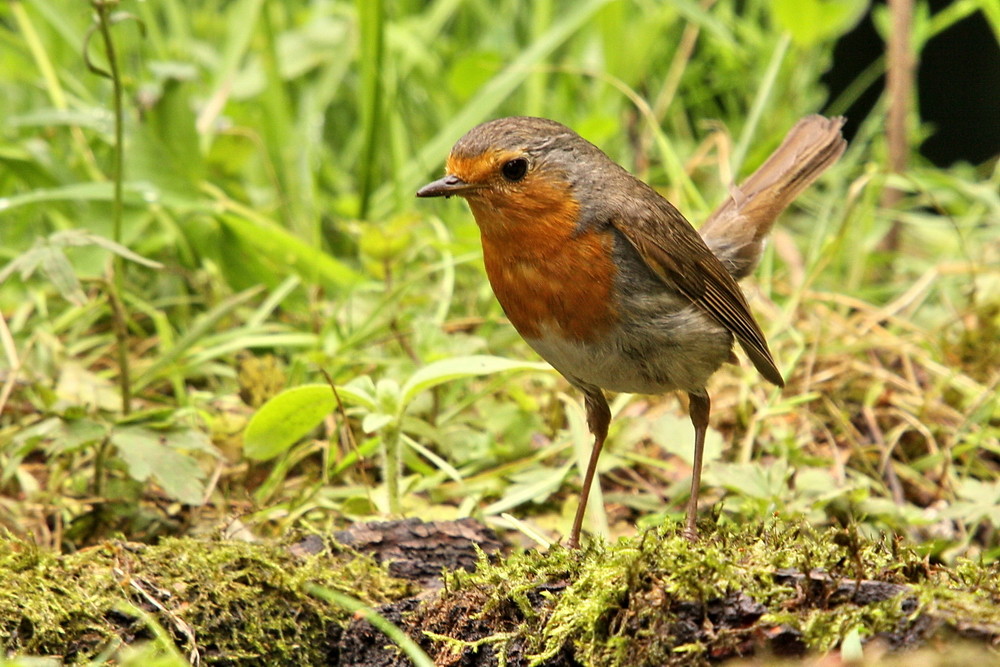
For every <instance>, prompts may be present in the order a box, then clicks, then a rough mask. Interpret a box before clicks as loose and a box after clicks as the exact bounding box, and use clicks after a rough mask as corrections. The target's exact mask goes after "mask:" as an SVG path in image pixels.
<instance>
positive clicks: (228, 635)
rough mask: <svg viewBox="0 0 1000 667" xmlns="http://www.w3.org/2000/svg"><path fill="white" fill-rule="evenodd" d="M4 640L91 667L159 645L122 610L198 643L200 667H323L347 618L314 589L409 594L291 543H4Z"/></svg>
mask: <svg viewBox="0 0 1000 667" xmlns="http://www.w3.org/2000/svg"><path fill="white" fill-rule="evenodd" d="M0 577H2V578H3V580H4V581H5V582H8V583H7V584H6V585H5V586H4V587H3V588H2V589H0V636H3V637H4V644H3V648H4V650H5V652H7V653H19V654H34V655H53V654H58V655H65V656H66V657H67V659H70V660H85V659H87V658H90V657H92V656H94V655H96V654H97V653H99V652H100V651H101V650H102V649H104V648H105V647H106V646H107V645H109V644H111V643H113V642H117V641H118V640H119V638H121V639H122V640H124V641H125V642H127V643H130V642H131V641H132V640H133V639H135V638H140V639H141V638H144V637H149V636H151V633H150V632H149V630H148V628H146V627H145V626H144V624H143V623H142V622H141V621H140V620H139V619H136V618H133V617H131V616H130V615H129V614H128V613H127V611H125V609H126V605H124V604H123V603H130V604H133V605H136V606H138V607H140V608H142V609H144V610H146V611H148V612H151V613H152V614H153V615H154V616H155V617H156V618H157V620H158V622H159V623H160V624H161V625H162V626H163V627H165V628H167V629H168V630H170V631H171V633H172V634H173V636H174V640H175V641H176V643H177V646H178V647H179V648H180V650H181V651H186V650H187V649H188V648H189V646H188V644H190V640H191V638H192V637H193V638H195V640H196V642H197V646H198V649H199V650H200V651H201V658H202V661H203V662H205V663H207V664H211V663H213V662H218V661H220V660H225V661H236V662H238V663H239V664H268V665H280V664H296V665H298V664H310V663H320V662H323V655H322V654H323V650H324V647H327V646H329V645H330V636H329V634H330V632H331V630H333V629H335V628H336V627H337V626H339V625H344V624H346V622H347V621H348V620H349V618H348V613H347V612H346V611H344V610H342V609H339V608H336V607H331V606H330V605H328V604H327V603H325V602H323V601H321V600H318V599H316V598H314V597H312V596H310V595H308V594H307V593H306V592H305V590H304V588H305V584H307V583H314V584H317V585H320V586H323V587H326V588H330V589H334V590H337V591H341V592H344V593H347V594H349V595H351V596H354V597H356V598H360V599H362V600H364V601H366V602H369V603H372V604H379V603H382V602H385V601H388V600H390V599H397V598H400V597H404V596H406V595H408V594H409V593H410V592H411V591H410V589H409V587H408V585H407V584H405V583H402V582H400V581H398V580H395V579H393V578H391V577H389V576H388V574H387V573H386V572H385V570H384V569H383V568H381V567H380V566H378V565H377V564H375V563H374V562H373V561H372V560H370V559H368V558H364V557H355V556H334V555H331V554H329V553H324V554H320V555H315V556H303V557H297V556H295V555H293V554H292V552H291V551H290V550H289V549H288V547H287V546H285V545H262V544H248V543H245V542H226V541H209V542H206V541H198V540H192V539H173V540H165V541H164V542H162V543H161V544H159V545H157V546H147V545H140V544H127V543H121V542H113V543H107V544H105V545H103V546H100V547H96V548H93V549H89V550H86V551H82V552H79V553H76V554H72V555H68V556H56V555H53V554H49V553H45V552H43V551H41V550H39V549H37V548H35V547H34V546H32V545H30V544H27V543H24V542H18V541H6V542H2V543H0Z"/></svg>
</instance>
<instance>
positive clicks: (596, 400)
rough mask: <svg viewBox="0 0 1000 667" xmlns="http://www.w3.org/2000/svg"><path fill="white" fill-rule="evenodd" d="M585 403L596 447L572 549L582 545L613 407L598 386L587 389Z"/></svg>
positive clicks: (575, 519) (575, 523)
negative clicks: (592, 486)
mask: <svg viewBox="0 0 1000 667" xmlns="http://www.w3.org/2000/svg"><path fill="white" fill-rule="evenodd" d="M583 391H584V405H586V407H587V426H589V427H590V432H591V433H593V434H594V448H593V449H592V450H590V461H589V462H588V463H587V472H586V473H585V474H584V476H583V488H582V489H581V490H580V504H579V506H577V508H576V516H575V517H573V529H572V531H570V534H569V541H568V542H567V543H566V546H568V547H569V548H570V549H576V548H578V547H579V546H580V529H581V528H583V515H584V513H585V512H586V511H587V501H588V500H589V498H590V487H591V485H592V484H593V482H594V471H596V470H597V459H598V458H599V457H600V456H601V448H602V447H604V440H605V439H606V438H607V437H608V424H610V423H611V408H609V407H608V401H607V399H605V398H604V394H603V392H601V390H600V389H598V388H597V387H594V388H593V389H585V390H583Z"/></svg>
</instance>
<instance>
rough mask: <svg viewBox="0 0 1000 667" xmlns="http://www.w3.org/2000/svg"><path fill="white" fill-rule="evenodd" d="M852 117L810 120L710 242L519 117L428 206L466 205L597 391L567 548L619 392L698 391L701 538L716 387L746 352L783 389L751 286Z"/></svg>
mask: <svg viewBox="0 0 1000 667" xmlns="http://www.w3.org/2000/svg"><path fill="white" fill-rule="evenodd" d="M843 123H844V119H843V118H839V117H838V118H825V117H823V116H819V115H811V116H807V117H805V118H803V119H802V120H800V121H799V122H798V123H797V124H796V125H795V126H794V127H793V128H792V129H791V130H790V131H789V133H788V135H787V136H786V138H785V139H784V141H783V142H782V143H781V144H780V145H779V147H778V148H777V149H776V150H775V151H774V152H773V154H772V155H771V156H770V157H769V158H768V159H767V160H766V161H765V162H764V163H763V164H762V165H761V166H760V167H759V168H758V169H757V170H756V171H755V172H754V173H753V174H752V175H751V176H750V177H749V178H747V179H746V180H745V181H744V182H743V183H742V184H740V186H738V187H736V188H731V189H730V194H729V196H728V197H727V198H726V199H725V201H723V203H722V204H721V205H720V206H719V207H718V209H716V210H715V212H714V213H713V214H712V215H710V216H709V218H708V219H707V220H706V221H705V223H704V224H703V225H702V226H701V228H700V231H697V230H696V229H695V228H694V227H693V226H692V225H691V223H690V222H688V220H687V219H686V218H685V217H684V216H683V215H682V214H681V213H680V211H678V210H677V208H675V207H674V206H673V204H671V203H670V202H669V201H667V199H666V198H664V197H663V196H662V195H660V193H658V192H657V191H656V190H655V189H653V188H652V187H651V186H649V185H647V184H646V183H644V182H643V181H641V180H639V179H638V178H636V177H635V176H633V175H632V174H630V173H629V172H628V171H627V170H626V169H624V168H623V167H621V166H620V165H618V164H617V163H616V162H614V161H613V160H612V159H611V158H610V157H608V156H607V155H606V154H605V153H604V152H603V151H602V150H601V149H600V148H598V147H597V146H595V145H594V144H592V143H590V142H589V141H587V140H586V139H584V138H583V137H581V136H580V135H579V134H577V133H576V132H574V131H573V130H572V129H570V128H569V127H567V126H565V125H563V124H561V123H559V122H557V121H554V120H549V119H545V118H536V117H530V116H512V117H505V118H498V119H495V120H490V121H487V122H484V123H482V124H480V125H477V126H475V127H473V128H472V129H471V130H469V131H468V132H467V133H466V134H465V135H464V136H462V137H461V138H460V139H459V140H458V141H457V142H456V143H455V145H454V147H453V148H452V149H451V152H450V154H449V155H448V158H447V161H446V163H445V175H444V176H443V177H442V178H439V179H437V180H435V181H433V182H430V183H428V184H427V185H425V186H423V187H422V188H420V189H419V190H418V191H417V193H416V194H417V196H418V197H446V198H447V197H452V196H459V197H462V198H464V199H465V200H466V202H467V203H468V205H469V207H470V208H471V210H472V214H473V217H474V218H475V220H476V223H477V225H478V227H479V232H480V239H481V242H482V249H483V262H484V265H485V269H486V275H487V278H488V279H489V282H490V284H491V286H492V288H493V292H494V294H495V295H496V298H497V300H498V301H499V302H500V306H501V307H502V308H503V311H504V314H505V315H506V317H507V319H508V320H509V321H510V323H511V324H512V325H513V326H514V328H515V329H516V330H517V332H518V333H519V334H520V335H521V337H522V338H524V340H525V341H526V342H527V343H528V345H529V346H530V347H532V348H533V349H534V350H535V351H536V352H537V353H538V354H539V355H540V356H541V357H542V358H543V359H545V360H546V361H547V362H548V363H549V364H550V365H552V366H553V367H554V368H555V369H556V370H557V371H558V372H559V373H560V374H561V375H562V376H563V377H565V378H566V380H567V381H568V382H569V384H570V385H572V386H573V387H575V388H576V389H577V390H579V391H580V392H581V393H582V394H583V401H584V406H585V409H586V414H587V425H588V427H589V429H590V431H591V433H592V435H593V437H594V444H593V448H592V450H591V455H590V458H589V461H588V465H587V469H586V471H585V472H584V477H583V483H582V487H581V492H580V501H579V506H578V508H577V510H576V514H575V516H574V519H573V525H572V528H571V531H570V535H569V539H568V541H567V546H568V547H570V548H578V547H579V545H580V533H581V530H582V527H583V518H584V513H585V511H586V507H587V500H588V497H589V493H590V488H591V486H592V484H593V478H594V473H595V470H596V467H597V461H598V457H599V456H600V453H601V450H602V448H603V447H604V444H605V440H606V439H607V434H608V427H609V424H610V422H611V410H610V408H609V406H608V401H607V398H606V396H605V392H606V391H610V392H628V393H638V394H663V393H666V392H671V391H681V392H685V393H686V394H687V396H688V405H689V409H688V412H689V415H690V418H691V422H692V424H693V426H694V434H695V436H694V457H693V468H692V473H691V491H690V495H689V498H688V502H687V506H686V512H685V524H684V527H683V534H684V535H685V536H687V537H688V538H689V539H691V540H696V539H697V538H698V529H697V514H698V496H699V491H700V485H701V469H702V459H703V456H704V445H705V434H706V431H707V429H708V424H709V415H710V411H711V401H710V397H709V395H708V392H707V390H706V386H707V384H708V380H709V378H710V377H711V376H712V375H713V374H714V373H715V372H716V371H717V370H718V369H719V368H720V367H721V366H722V365H723V364H724V363H727V362H732V363H738V361H737V358H736V357H735V355H734V353H733V348H734V342H736V343H739V346H740V347H741V348H742V349H743V351H744V352H745V353H746V355H747V356H748V357H749V359H750V361H751V362H752V363H753V365H754V366H755V367H756V369H757V370H758V371H759V372H760V374H761V375H762V376H763V377H764V379H766V380H767V381H768V382H770V383H772V384H774V385H776V386H778V387H783V386H784V379H783V378H782V375H781V373H780V372H779V371H778V368H777V365H776V364H775V361H774V358H773V356H772V354H771V351H770V349H769V348H768V345H767V341H766V340H765V338H764V334H763V332H762V331H761V328H760V326H759V325H758V323H757V321H756V320H755V319H754V316H753V314H752V313H751V310H750V306H749V304H748V302H747V299H746V297H745V296H744V294H743V292H742V291H741V289H740V287H739V285H738V284H737V280H739V279H741V278H744V277H746V276H747V275H749V274H750V272H751V271H752V270H753V269H754V268H755V267H756V265H757V263H758V262H759V260H760V256H761V253H762V250H763V247H764V243H765V240H766V237H767V235H768V233H769V232H770V230H771V227H772V226H773V224H774V221H775V219H776V218H777V216H778V214H780V213H781V211H782V210H784V209H785V208H786V207H787V206H788V205H789V204H790V203H791V202H792V200H793V199H794V198H795V197H796V196H797V195H798V194H799V193H800V192H801V191H802V190H804V189H805V188H806V187H807V186H809V185H810V184H811V183H812V182H813V181H814V180H815V179H816V178H817V177H818V176H819V175H820V174H821V173H822V172H823V171H824V170H825V169H826V168H827V167H829V166H830V165H831V164H833V163H834V162H835V161H836V160H837V159H838V158H839V157H840V155H841V154H842V153H843V151H844V150H845V147H846V141H845V140H844V139H843V137H842V135H841V127H842V125H843Z"/></svg>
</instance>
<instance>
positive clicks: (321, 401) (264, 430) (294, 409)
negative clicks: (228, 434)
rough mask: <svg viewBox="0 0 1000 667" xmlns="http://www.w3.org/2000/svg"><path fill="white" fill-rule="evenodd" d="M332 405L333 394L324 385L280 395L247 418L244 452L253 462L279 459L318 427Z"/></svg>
mask: <svg viewBox="0 0 1000 667" xmlns="http://www.w3.org/2000/svg"><path fill="white" fill-rule="evenodd" d="M334 405H336V402H335V400H334V398H333V391H332V390H331V389H330V385H326V384H307V385H303V386H301V387H294V388H292V389H287V390H285V391H283V392H281V393H280V394H278V395H277V396H275V397H274V398H272V399H271V400H269V401H268V402H267V403H265V404H264V405H262V406H261V408H260V410H258V411H257V413H256V414H255V415H254V416H253V417H252V418H251V419H250V423H249V424H247V428H246V431H245V432H244V433H243V453H244V454H246V456H247V458H250V459H253V460H255V461H266V460H267V459H272V458H274V457H275V456H278V455H279V454H281V453H283V452H285V451H286V450H288V448H290V447H291V446H292V445H294V444H295V443H296V442H298V441H299V440H300V439H301V438H303V437H304V436H305V435H306V434H307V433H309V432H310V431H312V430H313V429H314V428H316V427H317V426H319V424H320V422H322V421H323V418H324V417H326V416H327V415H328V414H330V412H332V411H333V408H334Z"/></svg>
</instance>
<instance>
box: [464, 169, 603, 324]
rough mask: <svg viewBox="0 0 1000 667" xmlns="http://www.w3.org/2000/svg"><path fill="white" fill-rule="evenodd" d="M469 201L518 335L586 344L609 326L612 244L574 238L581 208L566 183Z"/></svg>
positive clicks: (491, 192) (537, 180)
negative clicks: (546, 333) (548, 335)
mask: <svg viewBox="0 0 1000 667" xmlns="http://www.w3.org/2000/svg"><path fill="white" fill-rule="evenodd" d="M449 171H450V170H449ZM451 173H454V172H451ZM456 175H457V174H456ZM468 200H469V205H470V207H471V208H472V212H473V214H474V215H475V217H476V222H477V223H478V224H479V229H480V233H481V237H482V243H483V259H484V261H485V264H486V274H487V276H488V277H489V279H490V284H491V285H492V286H493V291H494V293H495V294H496V296H497V300H498V301H500V305H501V306H503V309H504V312H505V313H506V314H507V317H508V318H510V321H511V323H512V324H513V325H514V327H515V328H516V329H517V331H518V333H520V334H521V335H522V336H524V337H525V338H537V337H539V336H541V335H542V332H543V330H545V329H551V330H553V331H554V332H558V333H561V335H563V336H564V337H566V338H568V339H571V340H574V341H579V342H584V341H588V340H593V339H595V338H597V337H599V336H601V335H602V334H604V333H605V332H606V331H607V330H608V329H609V328H610V327H611V326H612V325H613V324H614V319H615V312H614V309H613V307H612V304H611V297H612V294H611V291H612V288H613V283H614V279H615V268H614V264H613V263H612V256H611V253H612V242H613V238H612V236H611V234H610V233H609V232H604V231H587V232H584V233H577V232H576V223H577V219H578V213H579V205H578V204H577V203H576V201H575V200H574V199H573V197H572V195H571V192H570V190H569V187H568V185H567V184H566V183H564V182H562V181H561V180H559V179H554V178H552V177H545V175H544V174H529V175H528V176H527V177H526V178H525V179H524V180H523V181H519V182H517V183H516V184H512V186H511V187H509V188H505V189H503V190H498V189H494V188H484V189H482V190H477V191H475V192H474V193H470V195H469V196H468Z"/></svg>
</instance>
